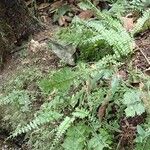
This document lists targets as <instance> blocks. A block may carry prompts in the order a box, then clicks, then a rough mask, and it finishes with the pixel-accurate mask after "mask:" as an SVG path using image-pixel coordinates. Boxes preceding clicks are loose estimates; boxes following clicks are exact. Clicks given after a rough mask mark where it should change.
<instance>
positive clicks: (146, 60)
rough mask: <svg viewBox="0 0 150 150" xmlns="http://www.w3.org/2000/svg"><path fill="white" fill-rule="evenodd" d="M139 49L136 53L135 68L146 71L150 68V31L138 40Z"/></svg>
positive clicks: (141, 35) (142, 34)
mask: <svg viewBox="0 0 150 150" xmlns="http://www.w3.org/2000/svg"><path fill="white" fill-rule="evenodd" d="M136 44H137V45H138V47H139V49H137V51H136V52H135V53H134V57H133V65H134V67H136V68H138V69H140V70H142V71H144V70H146V69H148V68H149V67H150V30H148V31H146V32H144V33H141V34H140V35H139V36H138V37H137V38H136Z"/></svg>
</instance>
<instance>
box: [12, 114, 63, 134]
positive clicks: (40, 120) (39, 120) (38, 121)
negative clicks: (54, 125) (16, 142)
mask: <svg viewBox="0 0 150 150" xmlns="http://www.w3.org/2000/svg"><path fill="white" fill-rule="evenodd" d="M61 116H62V115H61V114H59V113H57V112H52V111H49V112H43V113H41V114H40V115H39V116H37V117H36V118H35V119H33V120H32V121H31V122H30V123H29V124H27V125H25V126H24V127H21V128H20V127H19V128H18V129H16V131H14V133H13V134H12V137H16V136H17V135H20V134H22V133H27V132H29V131H31V130H33V129H37V128H38V127H39V126H41V125H44V124H46V123H49V122H52V121H54V120H57V119H59V118H60V117H61Z"/></svg>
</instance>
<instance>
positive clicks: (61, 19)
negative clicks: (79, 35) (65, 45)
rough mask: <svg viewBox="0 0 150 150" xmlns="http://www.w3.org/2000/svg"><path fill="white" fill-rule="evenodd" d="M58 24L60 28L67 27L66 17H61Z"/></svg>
mask: <svg viewBox="0 0 150 150" xmlns="http://www.w3.org/2000/svg"><path fill="white" fill-rule="evenodd" d="M58 23H59V25H60V26H66V25H67V22H66V19H65V18H64V16H61V17H59V19H58Z"/></svg>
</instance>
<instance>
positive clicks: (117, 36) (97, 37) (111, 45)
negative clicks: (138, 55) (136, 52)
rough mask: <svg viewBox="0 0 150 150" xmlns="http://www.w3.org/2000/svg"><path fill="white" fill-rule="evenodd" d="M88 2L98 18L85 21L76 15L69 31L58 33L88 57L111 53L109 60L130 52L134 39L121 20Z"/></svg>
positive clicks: (119, 57)
mask: <svg viewBox="0 0 150 150" xmlns="http://www.w3.org/2000/svg"><path fill="white" fill-rule="evenodd" d="M88 3H89V5H90V6H91V9H92V10H93V11H95V12H96V15H97V20H96V19H93V20H90V21H83V20H80V19H79V18H77V17H76V18H74V20H73V21H72V25H71V26H70V27H69V28H68V32H67V31H66V29H65V31H63V30H62V31H61V32H60V33H59V34H58V35H59V37H60V38H61V39H62V40H64V41H66V43H72V44H75V45H77V46H78V47H79V49H80V53H81V57H84V56H86V55H87V56H86V58H89V59H90V58H91V57H92V58H93V55H96V56H99V57H98V58H99V59H100V58H102V59H103V58H104V57H105V56H107V55H110V56H109V57H110V58H108V60H109V59H113V60H120V59H121V58H123V57H125V56H127V55H128V54H130V53H131V52H132V50H133V45H134V41H133V39H132V37H131V36H130V35H129V34H128V33H127V31H126V30H125V29H124V27H123V26H122V24H121V23H120V22H119V20H117V19H115V18H113V17H111V16H110V15H108V14H105V13H102V12H100V11H99V10H98V9H97V8H96V7H95V6H94V5H93V4H91V3H90V2H88ZM92 52H93V53H94V54H93V53H92ZM91 54H92V55H91ZM107 57H108V56H107ZM104 59H106V58H104ZM96 60H97V59H96ZM106 61H107V60H106Z"/></svg>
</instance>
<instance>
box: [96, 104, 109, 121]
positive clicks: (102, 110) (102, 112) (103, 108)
mask: <svg viewBox="0 0 150 150" xmlns="http://www.w3.org/2000/svg"><path fill="white" fill-rule="evenodd" d="M107 105H108V104H106V105H102V106H100V107H99V109H98V118H99V120H100V121H102V120H103V118H104V116H105V114H106V108H107Z"/></svg>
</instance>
